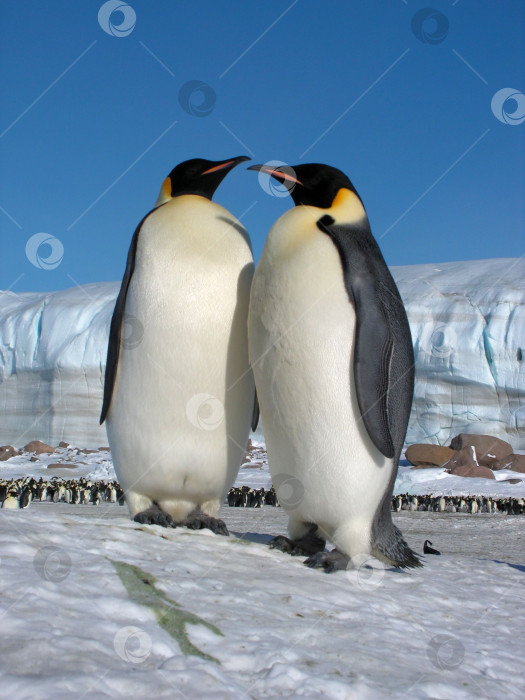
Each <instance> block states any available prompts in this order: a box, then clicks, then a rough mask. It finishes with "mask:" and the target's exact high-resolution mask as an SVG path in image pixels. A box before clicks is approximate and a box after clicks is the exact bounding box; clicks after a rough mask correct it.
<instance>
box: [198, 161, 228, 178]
mask: <svg viewBox="0 0 525 700" xmlns="http://www.w3.org/2000/svg"><path fill="white" fill-rule="evenodd" d="M234 162H235V161H234V160H229V161H228V162H227V163H220V165H214V166H213V168H210V169H209V170H205V171H204V172H203V173H201V175H209V174H210V173H215V172H217V170H223V169H224V168H227V167H228V166H229V165H231V164H232V163H234Z"/></svg>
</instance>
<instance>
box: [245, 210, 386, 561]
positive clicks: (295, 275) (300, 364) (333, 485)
mask: <svg viewBox="0 0 525 700" xmlns="http://www.w3.org/2000/svg"><path fill="white" fill-rule="evenodd" d="M308 209H309V207H307V206H304V207H301V210H304V212H303V214H302V215H303V217H306V218H305V221H304V222H303V230H302V232H301V235H300V236H298V235H297V226H296V227H295V228H294V230H288V227H287V222H286V215H285V216H283V217H282V218H281V220H280V221H279V222H278V223H277V224H276V225H275V226H274V228H273V229H272V231H271V232H270V234H269V237H268V240H267V243H266V246H265V250H264V251H263V255H262V258H261V261H260V262H259V265H258V267H257V270H256V273H255V276H254V281H253V286H252V294H251V301H250V315H249V341H250V360H251V363H252V367H253V371H254V375H255V380H256V385H257V393H258V398H259V405H260V410H261V417H262V422H263V429H264V435H265V438H266V445H267V450H268V461H269V465H270V470H271V473H272V479H273V482H274V485H276V487H278V485H279V483H283V489H284V490H285V491H286V493H284V492H283V493H282V494H279V493H278V498H279V503H280V505H282V506H283V507H284V508H285V509H286V511H287V512H288V515H289V518H290V521H289V534H290V537H291V538H292V539H298V538H299V537H301V536H303V535H305V534H306V532H308V530H309V527H310V526H309V525H308V524H311V523H315V524H316V525H317V526H318V530H317V534H318V536H320V537H322V538H323V539H330V540H331V541H332V542H334V544H335V545H336V546H337V548H338V549H339V550H340V551H342V552H344V553H345V554H347V555H348V556H350V557H352V556H355V555H356V554H361V553H369V552H370V548H371V528H372V523H373V521H374V517H375V515H376V512H377V509H378V506H379V505H380V503H381V501H382V499H383V496H384V493H385V491H386V489H387V488H388V485H389V481H390V476H391V473H392V469H393V461H392V460H391V459H387V458H386V457H384V456H383V455H382V454H381V453H380V452H379V450H378V449H377V448H376V447H375V446H374V444H373V443H372V440H371V439H370V437H369V435H368V433H367V431H366V429H365V427H364V425H363V421H362V419H361V414H360V410H359V406H358V403H357V394H356V390H355V387H354V381H353V352H354V336H355V325H356V316H355V311H354V308H353V306H352V304H351V303H350V300H349V297H348V294H347V292H346V288H345V285H344V280H343V272H342V267H341V262H340V257H339V254H338V252H337V250H336V248H335V246H334V245H333V243H332V242H331V240H330V239H329V238H328V237H327V236H325V235H324V234H322V233H321V232H320V231H318V230H317V229H316V227H315V218H316V217H315V215H312V214H310V215H308V212H307V210H308ZM292 211H295V214H294V216H295V218H296V219H297V212H298V210H297V209H296V210H292ZM308 217H309V219H310V222H308ZM370 351H371V352H373V351H374V348H371V349H370ZM284 484H285V486H284Z"/></svg>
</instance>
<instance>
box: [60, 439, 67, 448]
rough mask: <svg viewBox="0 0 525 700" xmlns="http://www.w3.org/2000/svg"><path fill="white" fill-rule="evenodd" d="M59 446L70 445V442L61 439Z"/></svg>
mask: <svg viewBox="0 0 525 700" xmlns="http://www.w3.org/2000/svg"><path fill="white" fill-rule="evenodd" d="M58 446H59V447H69V442H65V441H64V440H61V441H60V442H59V443H58Z"/></svg>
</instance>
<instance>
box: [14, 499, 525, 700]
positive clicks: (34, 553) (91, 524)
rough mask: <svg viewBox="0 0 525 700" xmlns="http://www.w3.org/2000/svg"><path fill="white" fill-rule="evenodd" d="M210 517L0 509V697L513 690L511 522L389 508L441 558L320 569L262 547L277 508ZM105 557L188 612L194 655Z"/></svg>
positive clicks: (522, 610) (518, 585)
mask: <svg viewBox="0 0 525 700" xmlns="http://www.w3.org/2000/svg"><path fill="white" fill-rule="evenodd" d="M221 517H224V518H225V519H226V522H227V524H228V525H229V527H230V530H231V532H232V533H234V534H233V535H232V536H231V537H229V538H225V537H221V536H216V535H213V534H212V533H211V532H209V531H199V532H191V531H188V530H185V529H183V528H177V529H174V530H172V529H170V530H164V529H163V528H160V527H158V526H144V525H140V526H139V525H138V524H137V523H134V522H132V521H130V520H129V519H128V518H127V517H126V512H125V509H124V508H121V507H119V506H116V505H104V506H98V507H88V506H85V507H82V506H70V505H66V504H52V503H43V504H39V503H37V504H32V505H31V507H30V508H29V509H27V510H20V511H5V510H4V511H1V512H0V547H1V552H2V560H1V571H2V578H1V588H2V596H1V611H0V616H1V621H2V622H1V624H2V635H1V637H0V696H1V697H2V698H9V700H22V699H25V698H31V700H44V699H45V700H47V699H48V698H53V699H54V700H71V698H76V699H80V698H82V700H102V699H105V698H137V699H138V700H140V699H142V698H144V699H146V698H147V699H148V700H149V699H150V698H159V699H160V698H170V699H172V698H181V699H182V700H184V699H189V698H191V699H192V700H193V698H199V699H201V698H202V699H203V700H204V699H208V698H209V699H210V700H211V699H212V698H213V699H214V700H220V699H222V698H224V699H226V698H227V699H228V700H231V699H235V700H242V699H244V698H246V699H248V698H251V699H259V698H333V699H334V700H351V699H356V700H367V699H370V700H377V699H378V698H407V697H409V698H416V699H418V698H443V699H445V698H446V699H447V700H455V699H458V700H461V699H467V698H469V699H470V698H473V697H481V698H509V699H511V700H512V699H515V698H523V697H524V693H523V688H524V687H525V669H524V666H523V663H522V661H520V659H521V660H523V658H524V655H525V643H524V636H523V629H524V628H525V606H524V605H523V602H524V601H523V592H524V589H523V584H524V580H525V579H524V574H525V567H524V566H523V544H524V542H523V534H522V519H521V518H520V517H518V516H514V517H512V516H510V517H505V516H497V515H485V516H483V515H476V516H468V515H463V516H462V515H447V514H433V513H400V514H395V515H394V519H395V522H396V524H397V525H398V526H399V527H401V529H402V531H403V532H404V533H405V536H406V537H407V540H408V542H409V544H410V546H412V547H414V548H415V549H416V550H417V551H421V549H422V545H423V541H424V540H425V539H427V538H428V539H430V540H431V541H432V542H433V545H434V547H435V548H437V549H439V550H441V553H442V554H441V556H439V557H437V556H427V557H426V561H425V566H424V568H422V569H418V570H413V571H410V572H400V571H398V570H397V571H396V570H394V569H385V568H383V567H382V566H381V565H380V564H379V563H378V562H375V561H374V560H372V561H370V562H368V563H365V564H363V565H362V566H361V567H360V568H359V569H353V570H351V571H347V572H338V573H336V574H332V575H326V574H324V573H322V572H320V571H318V570H310V569H308V568H306V567H305V566H304V565H303V564H302V560H301V559H299V558H292V557H289V556H288V555H285V554H282V553H280V552H277V551H275V550H270V549H269V548H268V547H267V545H266V543H267V541H268V540H269V535H270V534H271V535H275V534H279V533H282V532H283V531H284V530H285V514H284V512H283V511H282V509H280V508H271V507H267V506H265V507H264V508H262V509H261V510H253V509H233V508H229V509H228V508H225V509H224V511H223V512H222V513H221ZM241 537H242V539H240V538H241ZM114 562H124V563H125V564H129V565H134V566H138V567H140V569H141V570H142V572H143V574H144V580H142V581H141V582H140V586H142V587H144V586H145V585H147V586H148V590H151V589H152V585H151V581H153V582H154V583H153V588H154V591H155V592H156V594H158V595H159V596H162V599H163V600H164V601H166V599H168V600H169V601H172V602H173V605H172V608H171V612H172V613H173V614H174V615H176V616H177V615H181V614H183V615H187V614H188V613H191V614H193V615H196V616H198V617H199V618H200V620H201V621H202V622H198V624H191V625H189V624H187V625H186V627H185V631H186V633H187V635H188V637H189V641H190V642H191V643H192V644H193V645H194V647H196V652H195V654H193V655H191V654H188V653H186V654H184V653H183V651H182V650H181V646H180V645H179V641H180V637H179V638H177V637H176V638H174V637H172V636H170V634H168V632H167V631H166V628H165V627H164V626H161V625H160V624H159V622H158V618H157V617H156V616H155V612H154V610H153V609H152V608H150V607H148V606H147V605H143V604H140V603H138V602H134V601H135V600H136V598H134V597H132V596H131V595H130V592H129V591H128V589H127V588H126V587H125V586H124V585H123V583H122V580H121V579H120V578H119V576H118V575H117V571H116V568H115V564H114ZM153 577H154V578H153ZM144 581H149V582H150V583H149V584H146V583H144ZM163 605H164V607H166V605H171V604H169V603H168V604H167V603H166V602H164V604H163ZM205 625H208V626H205ZM209 625H213V626H215V628H216V631H213V630H212V629H210V627H209ZM178 640H179V641H178ZM204 655H207V657H208V658H206V657H205V656H204ZM209 657H213V659H214V660H213V659H210V658H209Z"/></svg>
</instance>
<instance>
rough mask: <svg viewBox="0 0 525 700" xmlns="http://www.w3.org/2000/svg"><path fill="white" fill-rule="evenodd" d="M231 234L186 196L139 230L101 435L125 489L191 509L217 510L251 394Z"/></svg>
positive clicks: (244, 270) (226, 217) (240, 269)
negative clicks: (205, 505) (212, 506)
mask: <svg viewBox="0 0 525 700" xmlns="http://www.w3.org/2000/svg"><path fill="white" fill-rule="evenodd" d="M199 200H202V202H200V201H199ZM174 212H175V213H176V216H174ZM238 229H241V227H240V226H239V224H238V223H237V222H236V221H235V219H234V218H233V217H232V216H231V215H230V214H229V213H228V212H227V211H226V210H224V209H223V208H222V207H220V206H218V205H216V204H214V203H212V202H209V201H207V200H204V199H203V198H199V197H193V196H191V197H190V196H188V197H184V196H182V197H179V198H176V199H173V200H171V201H170V202H168V203H167V204H165V205H163V206H162V207H160V208H159V209H158V210H156V211H154V212H153V213H152V214H151V215H150V217H148V219H147V220H146V221H145V223H144V225H143V228H142V229H141V232H140V235H139V239H138V244H137V251H136V259H135V270H134V272H133V276H132V279H131V282H130V285H129V289H128V294H127V297H126V307H125V317H124V325H123V331H122V343H121V349H120V356H119V364H118V372H117V378H116V383H115V389H114V394H113V399H112V404H111V409H110V412H109V414H108V423H107V427H108V436H109V438H110V445H111V448H112V453H113V457H114V462H115V468H116V471H117V475H118V477H119V480H120V481H121V484H122V486H123V487H124V489H131V488H133V490H135V491H138V492H139V493H143V494H146V495H148V496H149V497H150V498H153V499H154V500H159V499H161V498H170V497H171V498H182V499H187V500H189V501H196V502H197V503H199V502H202V500H203V498H204V500H205V499H206V498H210V499H211V498H221V497H222V495H223V493H224V491H225V490H227V488H229V485H230V482H233V480H234V478H235V475H236V472H237V469H238V466H239V464H240V461H241V459H242V452H243V448H244V446H245V444H246V440H247V437H248V433H249V423H250V417H251V410H252V403H253V391H254V387H253V378H252V376H251V372H250V369H249V364H248V347H247V333H246V318H247V312H248V298H249V290H250V284H251V278H252V274H253V260H252V255H251V250H250V246H249V242H248V240H247V239H246V237H245V236H244V235H242V233H241V232H240V231H239V230H238ZM237 380H238V381H237ZM232 385H233V386H232Z"/></svg>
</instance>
